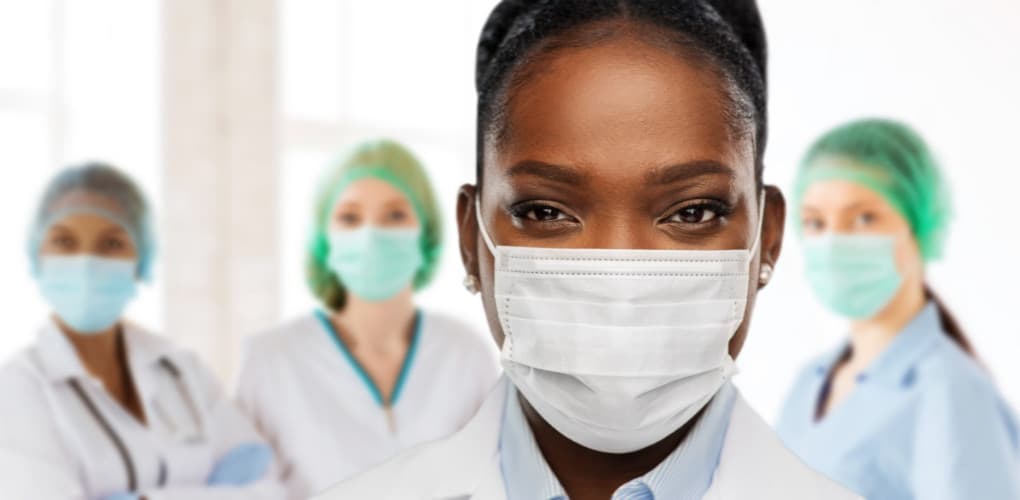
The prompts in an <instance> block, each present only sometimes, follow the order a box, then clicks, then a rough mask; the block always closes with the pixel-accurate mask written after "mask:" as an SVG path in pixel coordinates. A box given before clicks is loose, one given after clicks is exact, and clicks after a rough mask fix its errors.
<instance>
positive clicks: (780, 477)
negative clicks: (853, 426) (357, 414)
mask: <svg viewBox="0 0 1020 500" xmlns="http://www.w3.org/2000/svg"><path fill="white" fill-rule="evenodd" d="M507 384H509V381H508V380H507V379H506V377H503V379H502V380H501V381H500V383H499V384H498V385H497V387H496V388H495V389H494V390H493V391H492V392H491V393H490V394H489V396H488V398H487V399H486V400H485V402H484V403H483V404H482V407H481V408H480V409H479V411H478V413H477V414H476V415H475V417H474V418H473V419H472V420H471V421H470V422H469V423H468V424H467V425H466V426H465V427H464V428H463V429H462V430H461V431H459V432H458V433H456V434H454V435H453V436H451V437H449V438H447V439H446V440H443V441H440V442H437V443H433V444H431V445H427V446H424V447H421V448H418V449H416V450H414V451H411V452H409V453H407V454H405V455H402V456H401V457H400V458H398V459H395V460H394V461H392V462H390V463H389V464H388V465H387V466H384V467H382V468H379V469H376V470H373V471H371V472H369V473H367V474H366V475H364V476H362V477H361V478H359V479H356V480H355V481H354V482H353V483H352V484H350V485H349V486H350V490H347V491H345V490H342V489H341V490H338V491H336V492H335V493H334V494H335V495H336V496H330V494H329V493H328V494H326V495H323V496H321V497H318V498H320V499H323V500H324V499H331V498H350V497H357V498H361V497H363V496H366V495H369V494H372V495H375V496H376V497H382V498H392V499H397V498H423V499H444V500H446V499H472V500H502V499H505V498H506V490H505V486H504V484H503V477H502V472H501V469H500V462H499V444H498V443H499V434H500V425H501V422H502V420H503V419H502V415H503V407H504V403H505V401H506V391H507V388H508V385H507ZM426 464H433V465H434V464H443V465H442V466H429V465H426ZM426 471H427V472H426ZM393 477H404V478H405V481H398V482H394V481H393ZM380 488H382V489H389V494H384V495H379V492H380V491H381V490H380ZM704 498H705V500H743V499H746V498H755V499H756V500H791V499H792V500H800V499H815V498H828V499H850V498H856V497H854V496H852V495H849V494H846V493H845V491H844V490H843V489H842V488H840V487H839V486H837V485H836V484H835V483H833V482H832V481H830V480H828V479H826V478H824V477H823V476H821V475H819V474H817V473H815V472H814V471H811V470H810V469H808V468H807V467H806V466H805V465H803V464H802V463H801V462H800V461H799V460H798V459H797V458H796V457H795V456H794V455H793V454H792V453H791V452H790V451H788V450H787V449H786V448H785V447H784V446H783V445H782V443H781V442H780V441H779V438H778V437H777V436H776V435H775V432H773V430H772V428H771V427H769V425H768V424H767V423H765V421H764V420H763V419H762V418H761V417H760V416H759V415H758V414H757V413H755V411H754V410H753V409H751V407H750V406H748V404H747V402H746V401H744V399H743V397H742V396H740V394H739V391H737V397H736V400H735V401H734V404H733V411H732V414H731V416H730V421H729V425H728V429H727V431H726V437H725V439H724V443H723V449H722V453H721V456H720V458H719V465H718V466H717V468H716V471H715V475H714V477H713V481H712V485H711V486H710V487H709V490H708V491H707V492H706V493H705V497H704Z"/></svg>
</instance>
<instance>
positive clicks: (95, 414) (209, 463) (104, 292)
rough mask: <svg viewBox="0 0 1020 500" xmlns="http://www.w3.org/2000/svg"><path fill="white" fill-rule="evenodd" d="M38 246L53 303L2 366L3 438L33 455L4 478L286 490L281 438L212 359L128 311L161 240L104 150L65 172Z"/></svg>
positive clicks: (219, 493) (139, 492)
mask: <svg viewBox="0 0 1020 500" xmlns="http://www.w3.org/2000/svg"><path fill="white" fill-rule="evenodd" d="M28 250H29V256H30V259H31V265H32V271H33V274H34V276H35V277H36V280H37V282H38V284H39V288H40V290H41V292H42V296H43V297H44V298H45V299H46V302H47V303H48V304H49V305H50V307H52V309H53V316H52V318H51V319H50V321H49V322H48V323H47V324H46V326H45V327H43V328H42V330H41V331H40V332H39V334H38V336H37V339H36V341H35V343H34V344H33V345H31V346H30V347H29V348H28V349H26V350H24V351H23V352H21V353H20V354H18V355H17V356H15V357H14V358H13V359H11V360H10V361H8V362H7V363H6V364H4V366H3V367H2V368H0V401H2V402H0V421H2V422H3V425H2V426H0V450H2V455H3V456H7V457H10V456H12V455H13V456H16V457H17V461H19V462H21V463H22V464H23V467H14V468H7V467H5V468H3V469H2V470H0V484H3V485H4V490H5V492H9V490H8V488H14V490H15V491H22V490H28V491H31V490H32V485H38V484H40V483H45V484H46V485H47V487H50V486H51V485H53V484H58V485H62V488H64V489H65V491H63V492H62V495H61V496H60V497H61V498H75V499H77V498H82V499H86V498H87V499H95V498H99V499H108V500H114V499H116V500H128V499H137V498H141V497H145V498H148V499H168V500H169V499H182V500H183V499H214V498H215V499H241V498H245V499H276V498H281V497H282V494H283V490H282V487H281V486H280V485H279V484H277V483H276V482H275V481H274V479H273V475H272V473H271V468H272V462H273V457H272V451H271V449H270V448H269V446H268V445H267V444H265V443H264V442H263V441H262V439H261V438H260V437H259V436H258V435H257V433H256V431H255V429H254V427H253V426H252V425H251V424H250V423H249V422H248V420H247V418H246V417H245V416H244V415H243V414H242V413H241V412H240V411H239V410H237V409H236V408H235V407H234V406H233V404H232V403H231V402H230V401H229V400H228V399H226V398H225V397H224V395H223V394H222V393H221V391H220V389H219V385H218V382H217V381H216V379H215V377H214V376H213V375H212V373H211V372H210V371H209V370H207V369H206V367H205V366H203V364H202V363H200V362H199V361H198V359H197V358H196V357H195V356H194V355H192V354H191V353H188V352H184V351H181V350H179V349H177V348H175V347H174V345H173V344H171V343H169V342H168V341H166V340H164V339H162V338H160V337H158V336H156V335H153V334H151V333H149V332H148V331H146V330H145V329H143V328H141V327H139V326H136V325H133V324H130V323H128V322H127V321H125V320H124V319H123V316H122V314H123V311H124V309H125V307H126V306H127V304H128V303H129V302H130V301H131V300H132V299H133V298H134V297H135V294H136V288H137V285H138V283H139V282H146V281H149V280H150V279H151V277H152V266H153V259H154V254H155V241H154V236H153V228H152V220H151V214H150V210H149V204H148V202H147V201H146V199H145V198H144V196H143V194H142V193H141V191H139V189H138V188H137V187H136V186H135V184H134V182H133V181H132V180H131V179H129V178H128V177H126V176H125V175H124V174H122V173H121V172H119V171H117V170H115V169H113V168H112V167H109V166H106V165H103V164H96V163H92V164H87V165H84V166H80V167H73V168H69V169H66V170H64V171H63V172H61V173H60V174H59V175H57V176H56V177H55V178H54V179H53V180H52V181H51V183H50V184H49V187H48V189H47V190H46V191H45V193H44V195H43V197H42V200H41V202H40V204H39V208H38V210H37V212H36V217H35V219H34V222H33V224H32V229H31V234H30V237H29V245H28ZM33 467H35V468H36V473H33V474H28V475H25V474H21V473H20V472H22V471H24V470H25V468H33ZM12 472H13V473H15V474H16V475H11V473H12Z"/></svg>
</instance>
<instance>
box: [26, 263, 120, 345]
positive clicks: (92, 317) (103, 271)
mask: <svg viewBox="0 0 1020 500" xmlns="http://www.w3.org/2000/svg"><path fill="white" fill-rule="evenodd" d="M137 269H138V264H137V262H135V261H133V260H125V259H107V258H102V257H96V256H93V255H75V256H67V257H65V256H60V257H57V256H51V257H43V258H42V259H41V260H40V266H39V275H38V281H39V287H40V289H41V290H42V295H43V297H44V298H45V299H46V301H47V302H49V304H50V306H52V307H53V310H54V312H55V313H56V315H57V316H58V317H60V319H61V321H63V322H64V323H65V324H67V326H69V327H71V328H72V329H74V331H75V332H77V333H80V334H84V335H89V334H98V333H102V332H104V331H106V330H108V329H109V328H110V327H112V326H113V325H115V324H116V323H117V321H119V320H120V318H121V315H122V314H123V313H124V309H125V308H126V307H127V305H128V303H129V302H131V299H133V298H134V297H135V293H136V291H137V284H136V271H137Z"/></svg>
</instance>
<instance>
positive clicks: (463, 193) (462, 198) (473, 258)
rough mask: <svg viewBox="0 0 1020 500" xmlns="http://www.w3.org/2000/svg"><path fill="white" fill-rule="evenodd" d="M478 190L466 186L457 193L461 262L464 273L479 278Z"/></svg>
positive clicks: (470, 185) (469, 185) (471, 186)
mask: <svg viewBox="0 0 1020 500" xmlns="http://www.w3.org/2000/svg"><path fill="white" fill-rule="evenodd" d="M477 194H478V188H476V187H475V186H474V185H472V184H464V185H463V186H461V187H460V190H459V191H457V229H458V232H459V237H460V260H461V262H462V263H463V264H464V272H465V273H467V274H468V275H470V276H475V277H479V270H478V219H477V218H475V196H477Z"/></svg>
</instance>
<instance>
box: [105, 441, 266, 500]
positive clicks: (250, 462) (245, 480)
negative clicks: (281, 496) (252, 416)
mask: <svg viewBox="0 0 1020 500" xmlns="http://www.w3.org/2000/svg"><path fill="white" fill-rule="evenodd" d="M272 463H273V450H272V449H271V448H269V446H266V445H264V444H260V443H249V444H242V445H240V446H238V447H236V448H234V449H232V450H230V451H229V452H228V453H227V454H226V455H225V456H224V457H223V458H221V459H220V461H219V462H217V463H216V465H215V466H213V470H212V474H209V480H208V481H207V483H208V485H209V486H247V485H249V484H251V483H254V482H256V481H258V480H259V479H262V476H265V475H266V472H268V471H269V466H270V465H272ZM118 500H119V499H118Z"/></svg>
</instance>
